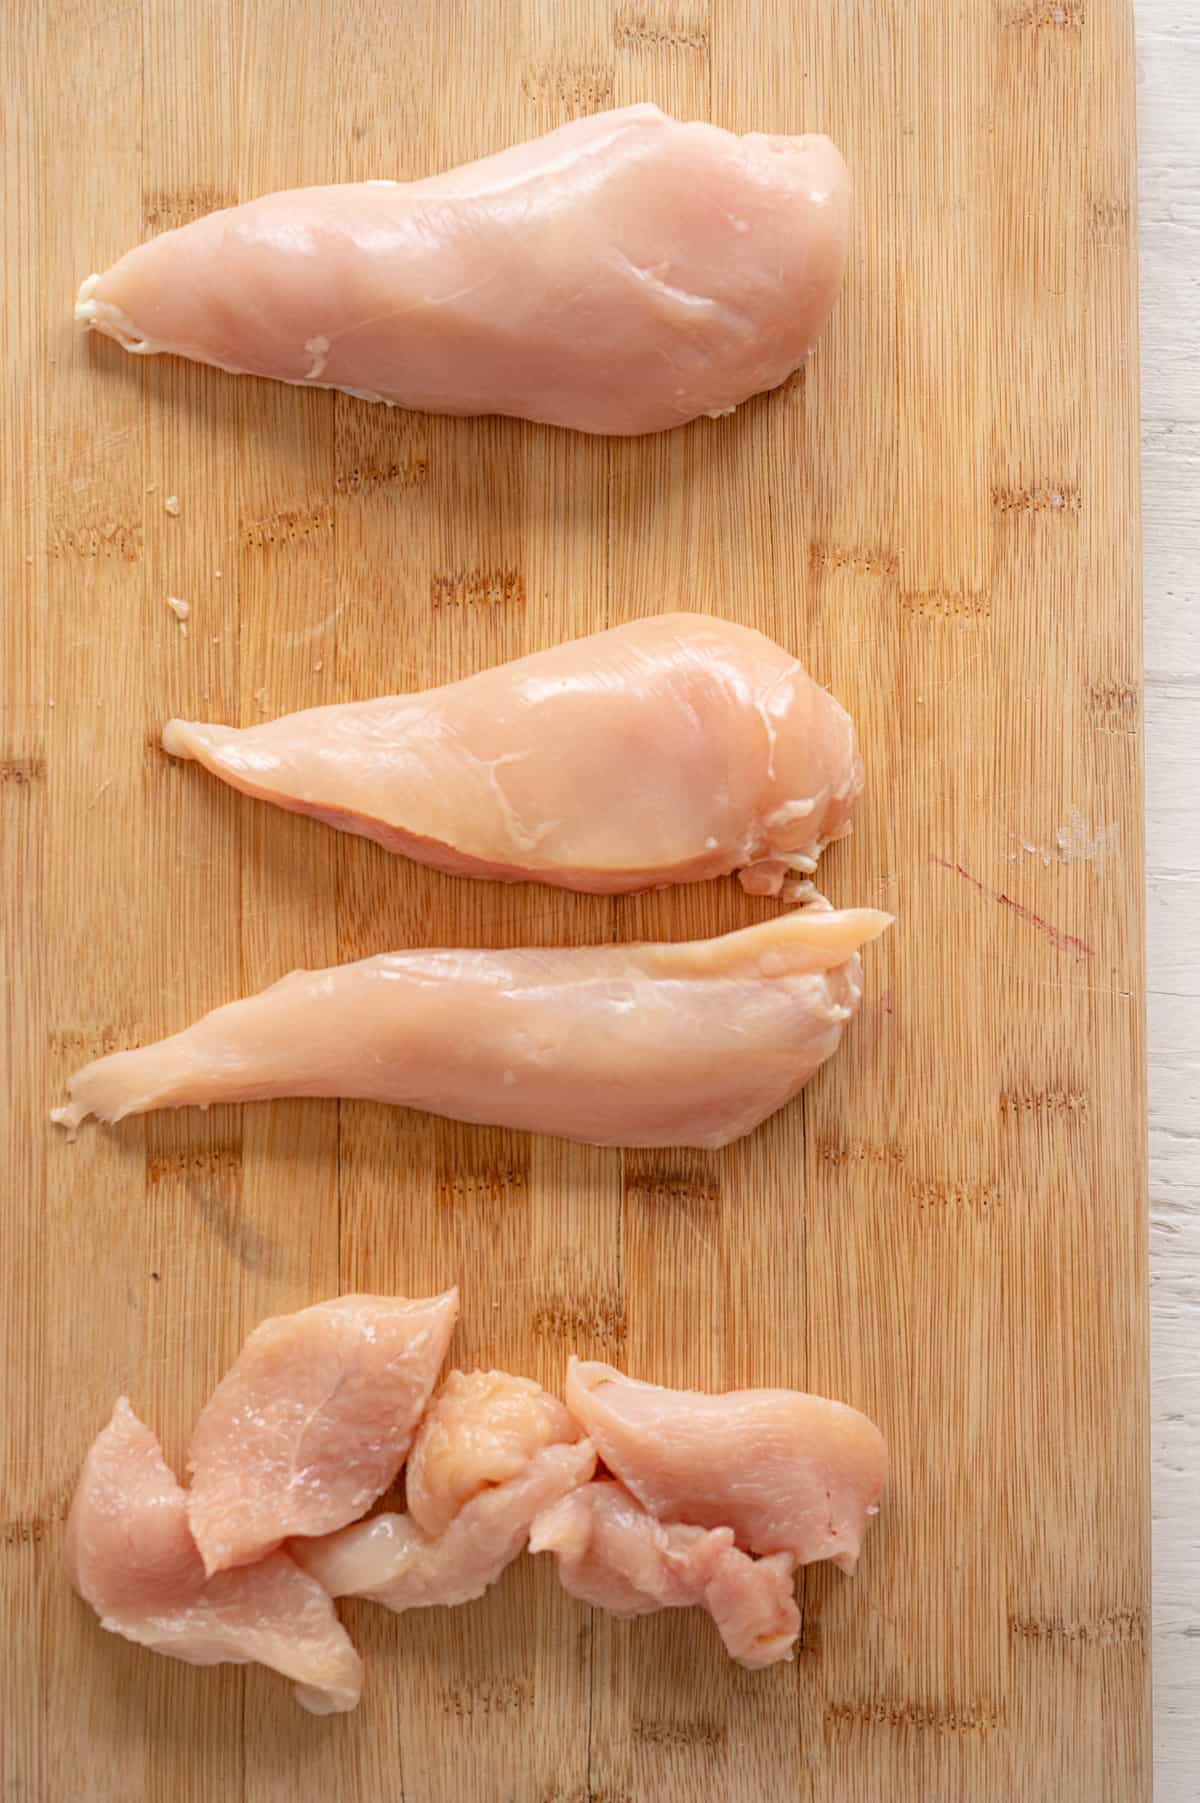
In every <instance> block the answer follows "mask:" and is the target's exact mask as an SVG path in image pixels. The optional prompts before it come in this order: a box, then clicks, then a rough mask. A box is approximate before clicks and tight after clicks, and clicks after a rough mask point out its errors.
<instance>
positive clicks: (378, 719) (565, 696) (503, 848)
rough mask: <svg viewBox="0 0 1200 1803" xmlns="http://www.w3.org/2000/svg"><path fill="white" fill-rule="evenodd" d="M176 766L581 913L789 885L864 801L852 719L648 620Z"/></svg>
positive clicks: (232, 731)
mask: <svg viewBox="0 0 1200 1803" xmlns="http://www.w3.org/2000/svg"><path fill="white" fill-rule="evenodd" d="M162 742H163V746H164V748H165V749H166V750H167V751H168V752H170V753H171V754H172V756H174V757H182V758H195V759H196V760H197V761H198V762H199V763H201V764H203V765H204V767H205V768H206V769H207V770H211V771H212V772H213V773H214V774H215V775H217V776H219V777H221V778H222V779H223V780H224V781H225V782H227V783H231V784H232V785H233V787H234V788H236V789H240V790H242V791H243V792H244V793H245V794H247V795H254V796H258V797H260V798H261V799H263V800H266V801H274V802H277V803H278V804H279V805H280V806H281V807H285V808H290V809H293V810H295V811H296V812H298V813H303V814H311V815H314V816H315V817H316V818H317V819H320V820H324V821H327V822H328V823H329V824H330V825H331V826H336V827H340V828H342V829H343V830H344V831H346V832H354V833H361V834H363V835H364V836H365V837H367V838H369V839H375V840H377V841H378V842H379V843H380V844H381V845H383V846H385V847H386V848H387V850H389V851H396V852H404V853H406V854H407V855H408V856H409V857H412V858H417V859H419V860H420V862H421V863H423V864H432V865H433V866H435V868H437V869H439V870H447V871H450V872H451V873H452V874H454V875H462V876H484V877H493V878H501V879H504V880H505V881H510V882H520V881H524V880H536V881H538V882H542V883H552V884H554V885H555V886H557V887H558V888H563V889H580V890H587V891H589V892H591V893H594V894H614V895H615V894H624V893H628V892H631V891H634V890H638V889H648V888H651V887H654V886H662V885H664V884H666V883H685V882H697V881H700V880H701V879H704V878H710V877H718V876H725V875H728V873H729V872H730V871H733V870H737V869H741V870H742V882H743V884H744V885H745V887H746V888H747V889H749V890H751V891H752V892H753V893H755V894H778V893H779V892H780V889H781V888H782V886H783V884H784V882H785V879H786V878H787V876H788V873H789V871H798V872H800V873H801V875H802V876H803V877H807V876H808V875H809V874H811V872H812V871H813V870H814V869H815V868H816V859H817V857H818V856H819V854H820V852H821V850H822V849H823V847H824V846H825V845H827V844H828V843H829V842H830V840H832V839H837V838H840V837H841V836H842V835H843V834H845V833H847V832H848V831H849V830H850V815H851V813H852V812H853V809H854V806H855V804H856V802H857V801H858V797H859V794H860V793H861V790H862V786H863V767H862V759H861V758H860V756H859V754H858V747H857V744H856V742H855V736H854V726H853V723H852V721H851V719H850V716H849V715H848V714H847V713H846V712H845V710H844V709H843V708H841V707H839V705H838V703H837V702H836V701H835V700H834V699H833V697H832V695H830V694H829V693H828V692H827V691H826V690H825V689H822V688H820V687H819V686H818V685H817V684H816V683H815V682H814V681H813V680H812V678H811V677H810V676H808V675H806V674H805V671H804V670H803V668H802V667H801V665H800V664H799V663H798V662H797V661H796V659H795V658H794V657H791V656H790V655H789V654H788V653H787V652H786V651H783V650H781V649H780V647H779V646H778V645H775V644H773V643H772V642H771V640H770V639H768V638H764V637H763V635H762V633H760V632H755V631H753V630H752V629H751V628H750V627H748V626H737V625H734V623H733V622H732V621H729V620H719V619H715V618H713V617H712V616H710V615H707V614H686V613H681V614H660V615H659V616H657V617H656V618H654V619H648V620H635V621H631V622H630V623H629V624H627V625H624V626H616V627H614V628H612V630H611V631H609V632H598V633H594V634H593V635H592V636H590V637H588V638H582V639H575V640H572V641H571V642H570V643H568V644H565V645H556V646H555V647H554V648H553V649H552V650H549V651H540V652H536V653H535V654H534V655H533V656H532V657H523V658H518V659H517V660H516V661H515V662H512V663H507V664H500V665H499V666H497V667H495V668H493V669H490V670H484V671H481V672H480V673H479V674H477V675H475V676H468V677H466V678H465V679H464V680H463V681H461V682H454V683H450V684H448V685H447V686H446V687H444V688H440V689H429V690H426V691H425V692H423V693H418V694H413V695H391V696H387V697H385V698H383V699H381V700H377V701H363V702H356V703H350V704H346V705H339V706H333V707H317V708H309V709H307V710H305V711H304V712H303V713H299V714H285V715H284V716H283V718H282V719H279V720H273V721H268V722H265V723H256V724H255V725H253V726H247V727H243V728H240V729H239V728H238V727H234V726H213V725H201V724H194V723H191V722H188V721H185V720H172V721H170V723H169V724H168V725H167V727H166V728H165V730H164V732H163V736H162Z"/></svg>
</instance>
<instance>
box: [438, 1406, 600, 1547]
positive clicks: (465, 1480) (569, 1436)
mask: <svg viewBox="0 0 1200 1803" xmlns="http://www.w3.org/2000/svg"><path fill="white" fill-rule="evenodd" d="M579 1437H580V1434H579V1429H578V1427H576V1425H575V1422H574V1420H573V1419H572V1417H571V1415H570V1413H569V1412H568V1410H567V1409H566V1407H565V1406H564V1404H563V1403H561V1402H560V1401H559V1400H558V1397H557V1396H551V1394H550V1392H549V1391H548V1390H543V1388H542V1386H541V1384H537V1383H534V1381H533V1379H532V1378H531V1377H513V1376H512V1375H511V1374H510V1373H509V1372H507V1371H451V1372H450V1373H449V1375H448V1376H447V1378H446V1381H445V1383H444V1384H443V1385H442V1386H441V1388H440V1390H439V1391H438V1393H437V1395H436V1396H435V1397H434V1399H433V1401H432V1402H431V1403H430V1405H429V1408H428V1411H427V1412H426V1415H425V1419H424V1420H423V1421H422V1423H421V1425H420V1428H419V1429H418V1431H417V1436H416V1439H415V1440H414V1441H413V1447H412V1451H411V1453H410V1454H409V1457H408V1464H407V1465H406V1466H405V1468H404V1497H405V1503H406V1506H407V1508H408V1512H409V1514H410V1515H411V1516H412V1518H413V1520H414V1521H415V1522H416V1523H417V1526H418V1527H419V1528H420V1529H421V1530H422V1532H423V1533H426V1534H433V1535H436V1534H444V1533H445V1531H446V1529H447V1528H448V1527H449V1525H450V1523H451V1522H452V1521H453V1519H454V1517H455V1516H456V1515H457V1514H458V1511H459V1510H460V1509H461V1508H462V1506H463V1504H464V1503H466V1502H469V1501H470V1499H471V1498H472V1497H473V1496H475V1495H477V1494H478V1492H479V1491H480V1490H481V1489H483V1488H484V1487H485V1486H488V1485H497V1484H504V1483H507V1482H508V1481H509V1479H510V1478H514V1477H519V1476H520V1474H521V1473H522V1472H523V1471H524V1469H525V1467H526V1465H528V1463H529V1461H530V1459H532V1458H533V1457H534V1456H535V1454H537V1453H539V1452H542V1451H544V1449H545V1448H546V1447H547V1446H556V1445H558V1444H560V1443H567V1442H570V1441H573V1440H578V1439H579Z"/></svg>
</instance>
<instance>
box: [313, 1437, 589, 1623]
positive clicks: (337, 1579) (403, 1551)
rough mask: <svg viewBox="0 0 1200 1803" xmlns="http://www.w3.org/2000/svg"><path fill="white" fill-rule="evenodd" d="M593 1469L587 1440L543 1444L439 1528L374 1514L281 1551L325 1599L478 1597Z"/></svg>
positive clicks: (403, 1604)
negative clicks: (545, 1513) (544, 1515)
mask: <svg viewBox="0 0 1200 1803" xmlns="http://www.w3.org/2000/svg"><path fill="white" fill-rule="evenodd" d="M595 1469H596V1452H595V1448H594V1447H593V1446H592V1444H591V1442H590V1441H589V1440H578V1441H576V1442H574V1443H573V1444H567V1445H557V1446H546V1447H543V1448H542V1450H541V1451H540V1452H535V1453H534V1455H533V1457H532V1458H531V1459H530V1460H529V1461H528V1462H527V1463H526V1464H525V1466H524V1467H523V1468H522V1470H521V1471H520V1472H519V1473H518V1475H517V1476H516V1477H511V1478H508V1479H507V1480H506V1481H504V1482H502V1483H498V1484H495V1485H494V1486H490V1487H487V1488H483V1489H481V1490H479V1491H478V1492H477V1493H476V1494H475V1495H474V1496H472V1497H471V1498H470V1499H469V1501H467V1502H465V1503H464V1504H463V1506H462V1508H461V1509H459V1511H458V1513H457V1514H456V1515H455V1517H454V1519H453V1521H451V1522H450V1524H449V1526H448V1527H447V1528H446V1530H445V1532H444V1533H442V1534H439V1535H436V1536H433V1535H429V1534H424V1533H422V1531H421V1529H420V1528H419V1527H418V1526H417V1524H416V1522H415V1521H414V1520H413V1518H412V1516H411V1515H394V1514H385V1515H376V1516H373V1517H372V1519H371V1520H370V1521H360V1522H356V1523H355V1525H354V1526H353V1527H348V1528H343V1529H342V1531H341V1532H340V1533H338V1534H330V1535H328V1536H327V1537H326V1538H325V1539H323V1540H307V1541H305V1540H293V1541H289V1543H288V1550H289V1551H290V1552H291V1554H292V1556H293V1558H295V1560H296V1561H297V1563H298V1564H300V1565H302V1566H303V1567H304V1569H305V1570H306V1571H307V1572H309V1573H310V1574H311V1575H312V1576H313V1577H314V1578H315V1579H316V1580H317V1581H318V1582H319V1583H320V1584H321V1585H323V1586H324V1587H325V1588H326V1589H327V1590H328V1591H329V1592H330V1594H331V1595H332V1596H361V1597H367V1598H369V1599H370V1600H371V1601H373V1602H376V1603H383V1604H385V1605H386V1606H387V1608H389V1609H394V1610H396V1611H397V1612H401V1611H403V1610H405V1609H429V1608H432V1607H434V1606H435V1605H439V1604H440V1605H448V1604H451V1603H469V1602H471V1601H473V1599H474V1598H475V1597H479V1596H482V1595H483V1593H484V1591H485V1590H487V1589H488V1587H489V1585H491V1584H494V1583H495V1582H496V1579H497V1578H498V1577H499V1576H500V1575H501V1573H502V1572H503V1571H504V1570H505V1569H506V1568H507V1567H508V1566H509V1565H511V1564H512V1562H513V1560H514V1559H516V1558H517V1557H518V1556H519V1555H520V1553H521V1552H522V1551H523V1549H524V1547H525V1542H526V1540H527V1539H528V1537H529V1529H530V1527H531V1525H532V1523H533V1522H534V1520H535V1519H536V1517H537V1516H538V1515H540V1514H541V1512H542V1510H544V1509H547V1508H549V1507H550V1506H551V1504H553V1503H555V1502H557V1501H559V1499H560V1498H561V1497H563V1496H565V1495H567V1493H568V1492H569V1491H571V1490H574V1489H575V1488H577V1486H578V1485H580V1484H586V1483H587V1481H588V1479H589V1478H590V1477H591V1476H592V1474H593V1472H594V1471H595Z"/></svg>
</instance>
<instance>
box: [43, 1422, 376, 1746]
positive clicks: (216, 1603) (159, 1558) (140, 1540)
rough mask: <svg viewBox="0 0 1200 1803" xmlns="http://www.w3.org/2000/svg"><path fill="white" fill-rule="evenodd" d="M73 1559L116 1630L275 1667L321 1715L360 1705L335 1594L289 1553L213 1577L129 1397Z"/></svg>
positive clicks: (101, 1458)
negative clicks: (335, 1605) (337, 1613)
mask: <svg viewBox="0 0 1200 1803" xmlns="http://www.w3.org/2000/svg"><path fill="white" fill-rule="evenodd" d="M66 1562H67V1570H68V1573H69V1575H70V1579H71V1583H72V1584H73V1585H74V1587H75V1589H76V1590H77V1591H78V1592H79V1595H80V1596H81V1597H82V1598H83V1599H84V1601H85V1602H87V1603H90V1604H91V1606H92V1608H93V1609H94V1610H95V1611H96V1614H97V1615H98V1616H99V1617H100V1621H101V1625H102V1626H103V1627H105V1628H107V1629H109V1631H110V1632H111V1633H114V1634H122V1635H124V1637H125V1639H126V1640H133V1641H136V1642H137V1643H138V1644H139V1645H141V1646H146V1647H149V1648H150V1649H151V1650H152V1651H153V1652H156V1653H167V1654H169V1655H170V1656H171V1657H172V1658H174V1659H185V1660H187V1661H188V1662H189V1663H190V1664H192V1665H220V1664H223V1663H229V1664H234V1665H246V1664H250V1663H257V1664H259V1665H268V1666H270V1667H271V1668H272V1669H273V1670H274V1671H277V1672H282V1673H283V1675H284V1676H285V1677H287V1678H291V1679H292V1681H293V1683H294V1684H295V1687H296V1692H295V1694H296V1700H297V1702H299V1703H301V1704H303V1706H304V1707H305V1708H306V1709H308V1710H311V1711H312V1713H313V1714H315V1715H329V1714H333V1713H335V1712H337V1711H341V1710H346V1709H353V1708H354V1705H355V1704H356V1703H357V1702H358V1698H359V1693H360V1691H361V1689H362V1666H361V1663H360V1661H359V1657H358V1654H357V1653H356V1652H355V1651H354V1648H353V1647H352V1646H351V1644H350V1641H349V1638H348V1637H347V1634H346V1631H345V1629H344V1628H343V1627H342V1625H341V1623H340V1622H339V1621H338V1618H337V1616H336V1615H335V1613H334V1609H333V1604H332V1602H331V1601H330V1598H329V1594H328V1592H327V1591H325V1590H324V1589H322V1587H321V1585H320V1584H319V1583H317V1581H316V1580H315V1579H314V1578H312V1577H310V1576H309V1575H308V1573H307V1572H304V1571H301V1570H300V1568H299V1566H298V1565H296V1564H295V1563H294V1561H293V1560H291V1559H290V1558H289V1557H288V1556H287V1554H286V1553H282V1552H275V1553H272V1554H270V1556H269V1557H268V1558H265V1559H263V1560H261V1561H260V1562H259V1563H258V1564H257V1565H250V1566H246V1567H244V1568H243V1569H241V1570H238V1571H227V1572H220V1573H218V1575H217V1576H216V1577H211V1578H209V1577H206V1576H205V1571H204V1561H203V1560H202V1559H201V1557H200V1553H199V1550H198V1548H197V1546H196V1543H195V1541H194V1540H193V1538H192V1535H191V1531H190V1529H189V1527H188V1520H187V1499H186V1495H185V1492H184V1491H183V1490H182V1489H181V1488H180V1486H179V1485H178V1483H176V1481H175V1478H174V1477H173V1476H172V1474H171V1472H170V1471H169V1470H168V1469H167V1466H166V1464H165V1462H164V1460H163V1456H162V1452H161V1449H160V1447H159V1444H158V1441H157V1440H156V1439H155V1437H154V1435H153V1434H152V1433H151V1432H150V1429H149V1428H148V1427H146V1426H145V1425H144V1424H143V1423H142V1422H141V1421H139V1420H138V1418H137V1416H136V1415H135V1414H134V1412H133V1410H132V1408H131V1407H130V1406H129V1403H128V1401H127V1399H126V1398H125V1397H124V1396H122V1397H121V1398H120V1399H119V1400H118V1402H117V1405H116V1407H115V1408H114V1410H113V1414H112V1420H111V1421H110V1422H109V1424H108V1426H107V1427H106V1428H105V1429H104V1430H103V1431H102V1432H101V1434H100V1435H99V1437H98V1438H97V1440H96V1441H95V1443H94V1444H93V1446H92V1448H91V1451H90V1452H89V1453H88V1456H87V1459H86V1460H85V1462H84V1467H83V1473H82V1476H81V1477H80V1480H79V1486H78V1488H77V1490H76V1492H75V1498H74V1501H73V1502H72V1504H71V1513H70V1516H69V1518H68V1521H67V1535H66Z"/></svg>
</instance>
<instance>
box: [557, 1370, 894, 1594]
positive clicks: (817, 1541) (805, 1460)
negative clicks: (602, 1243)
mask: <svg viewBox="0 0 1200 1803" xmlns="http://www.w3.org/2000/svg"><path fill="white" fill-rule="evenodd" d="M566 1402H567V1407H568V1408H569V1409H570V1411H571V1413H572V1415H574V1417H575V1419H576V1421H577V1422H578V1423H579V1425H580V1427H581V1428H582V1430H583V1432H584V1433H585V1434H586V1435H587V1436H588V1437H589V1439H591V1440H592V1441H593V1442H594V1443H595V1446H596V1450H597V1451H598V1452H599V1454H600V1457H601V1458H602V1459H603V1461H604V1463H605V1465H606V1466H607V1467H608V1469H609V1470H610V1471H611V1472H612V1473H613V1475H614V1476H615V1477H617V1478H619V1479H620V1481H621V1483H622V1484H624V1485H625V1487H626V1488H627V1489H628V1490H629V1491H631V1492H632V1494H633V1495H634V1496H635V1497H636V1498H637V1500H638V1502H640V1503H641V1504H642V1506H643V1507H644V1508H646V1509H647V1510H649V1512H650V1513H651V1514H652V1515H653V1516H655V1518H656V1519H657V1520H659V1521H662V1522H687V1523H690V1524H692V1525H695V1526H698V1527H706V1528H720V1527H728V1528H731V1529H732V1530H733V1533H734V1536H735V1538H736V1541H737V1544H738V1545H739V1546H740V1547H743V1548H744V1549H745V1550H746V1551H747V1552H752V1553H762V1554H771V1553H786V1554H787V1555H788V1557H789V1558H790V1559H792V1560H793V1561H794V1562H795V1563H796V1564H799V1565H807V1564H810V1563H812V1562H813V1561H815V1560H818V1559H831V1560H832V1561H833V1563H834V1564H835V1565H838V1566H840V1567H841V1569H842V1570H843V1571H853V1570H854V1567H855V1565H856V1564H857V1561H858V1555H859V1551H860V1549H861V1546H862V1540H863V1535H864V1533H865V1531H866V1528H867V1524H868V1521H869V1519H870V1517H871V1516H872V1515H874V1514H875V1513H876V1512H877V1510H878V1506H879V1498H880V1496H881V1494H882V1492H883V1486H884V1481H885V1478H886V1476H887V1448H886V1446H885V1445H884V1440H883V1436H882V1434H881V1433H880V1432H879V1429H878V1428H877V1427H876V1426H875V1425H874V1423H873V1422H871V1421H869V1420H868V1419H867V1417H866V1416H865V1415H861V1414H859V1412H858V1410H857V1409H852V1408H849V1407H847V1405H846V1404H845V1403H841V1402H830V1401H828V1400H827V1399H826V1398H825V1397H823V1396H808V1395H805V1394H804V1393H803V1392H801V1391H799V1390H730V1391H727V1392H726V1393H724V1394H710V1393H708V1392H705V1391H700V1390H667V1389H663V1388H661V1387H660V1386H659V1385H657V1384H648V1383H642V1382H640V1381H639V1380H638V1379H636V1378H632V1377H626V1376H624V1375H623V1374H622V1373H621V1372H620V1371H617V1370H615V1369H614V1368H613V1367H612V1366H611V1365H605V1364H600V1363H596V1362H584V1361H581V1360H579V1359H572V1360H571V1361H570V1363H569V1365H568V1367H567V1384H566Z"/></svg>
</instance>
